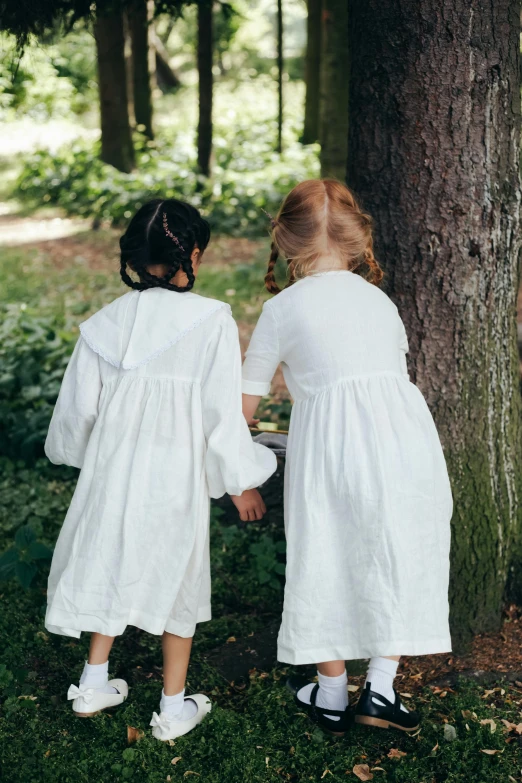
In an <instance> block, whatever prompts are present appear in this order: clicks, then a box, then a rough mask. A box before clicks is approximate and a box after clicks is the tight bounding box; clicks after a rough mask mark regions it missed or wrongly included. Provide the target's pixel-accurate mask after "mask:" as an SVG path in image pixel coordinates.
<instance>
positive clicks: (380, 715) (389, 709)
mask: <svg viewBox="0 0 522 783" xmlns="http://www.w3.org/2000/svg"><path fill="white" fill-rule="evenodd" d="M393 692H394V693H395V703H394V704H392V702H391V701H388V699H386V698H384V696H381V694H380V693H376V692H375V691H372V690H371V683H369V682H368V683H366V686H365V688H364V690H363V692H362V693H361V697H360V699H359V702H358V704H357V707H356V709H355V722H356V723H362V724H364V725H365V726H378V727H379V728H381V729H389V728H393V729H400V730H401V731H415V729H417V728H418V727H419V723H420V718H419V713H418V712H404V710H401V697H400V696H399V694H398V693H397V691H396V690H395V688H394V689H393ZM374 699H378V700H379V701H380V702H381V704H376V703H375V701H374Z"/></svg>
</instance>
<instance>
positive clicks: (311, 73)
mask: <svg viewBox="0 0 522 783" xmlns="http://www.w3.org/2000/svg"><path fill="white" fill-rule="evenodd" d="M307 7H308V17H307V21H306V55H305V85H306V96H305V116H304V127H303V135H302V138H301V141H302V142H303V144H313V142H314V141H318V140H319V83H320V73H321V10H322V0H308V3H307Z"/></svg>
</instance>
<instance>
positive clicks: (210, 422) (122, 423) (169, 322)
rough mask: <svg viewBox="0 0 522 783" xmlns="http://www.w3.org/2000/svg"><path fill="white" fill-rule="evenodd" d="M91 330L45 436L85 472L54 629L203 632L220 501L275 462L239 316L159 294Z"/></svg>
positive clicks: (52, 608) (52, 595) (61, 552)
mask: <svg viewBox="0 0 522 783" xmlns="http://www.w3.org/2000/svg"><path fill="white" fill-rule="evenodd" d="M80 331H81V337H80V339H79V340H78V343H77V345H76V348H75V350H74V353H73V355H72V357H71V361H70V363H69V366H68V367H67V371H66V373H65V376H64V379H63V383H62V387H61V390H60V395H59V398H58V401H57V403H56V407H55V410H54V414H53V418H52V421H51V425H50V427H49V433H48V436H47V441H46V444H45V451H46V454H47V456H48V457H49V459H50V460H51V462H54V463H55V464H65V465H72V466H74V467H78V468H81V472H80V477H79V479H78V484H77V486H76V491H75V493H74V497H73V499H72V502H71V506H70V508H69V511H68V513H67V517H66V519H65V522H64V524H63V527H62V530H61V532H60V535H59V538H58V542H57V544H56V548H55V551H54V557H53V561H52V566H51V572H50V576H49V585H48V594H47V596H48V608H47V614H46V619H45V625H46V628H47V629H48V630H49V631H52V632H54V633H59V634H65V635H68V636H75V637H78V636H80V633H81V631H98V632H99V633H102V634H106V635H108V636H116V635H118V634H121V633H123V631H124V629H125V627H126V626H127V625H135V626H137V627H138V628H142V629H143V630H145V631H149V632H150V633H153V634H161V633H163V631H165V630H166V631H169V632H171V633H175V634H178V635H179V636H185V637H188V636H192V635H193V633H194V628H195V625H196V622H202V621H203V620H209V619H210V563H209V541H208V529H209V501H210V497H214V498H218V497H221V495H223V494H225V493H226V492H228V493H230V494H234V495H239V494H241V493H242V492H243V491H244V490H245V489H250V488H252V487H257V486H259V485H260V484H261V483H263V482H264V481H266V479H267V478H268V477H269V476H270V475H271V474H272V473H273V472H274V470H275V469H276V459H275V456H274V455H273V454H272V452H271V451H269V450H268V449H266V448H264V447H263V446H260V445H259V444H254V443H253V442H252V439H251V437H250V433H249V431H248V427H247V425H246V422H245V420H244V418H243V415H242V412H241V355H240V348H239V339H238V333H237V327H236V324H235V322H234V320H233V318H232V316H231V315H230V308H229V307H228V305H225V304H224V303H222V302H218V301H216V300H213V299H207V298H205V297H202V296H198V295H196V294H193V293H190V292H189V293H176V292H173V291H166V290H163V289H151V290H148V291H144V292H142V293H138V292H132V293H128V294H126V295H125V296H122V297H120V298H119V299H117V300H116V301H114V302H112V303H111V304H110V305H108V306H107V307H104V308H103V309H102V310H100V311H99V312H98V313H96V314H95V315H93V316H92V318H90V319H89V320H88V321H86V322H85V323H83V324H82V325H81V327H80Z"/></svg>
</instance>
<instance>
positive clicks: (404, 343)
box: [399, 317, 410, 380]
mask: <svg viewBox="0 0 522 783" xmlns="http://www.w3.org/2000/svg"><path fill="white" fill-rule="evenodd" d="M399 318H400V317H399ZM400 321H401V337H400V346H399V347H400V352H401V357H400V361H401V369H402V374H403V375H404V376H405V377H406V378H408V380H409V377H410V376H409V374H408V363H407V361H406V354H407V353H408V351H409V346H408V337H407V335H406V329H405V328H404V324H403V322H402V319H400Z"/></svg>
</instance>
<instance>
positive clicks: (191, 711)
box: [160, 689, 198, 720]
mask: <svg viewBox="0 0 522 783" xmlns="http://www.w3.org/2000/svg"><path fill="white" fill-rule="evenodd" d="M197 711H198V705H197V704H196V702H195V701H193V700H192V699H191V698H190V697H189V698H188V699H187V700H186V701H185V689H183V690H182V691H181V692H180V693H175V694H174V696H165V691H164V690H162V691H161V701H160V712H164V713H166V714H167V717H168V719H169V720H189V719H190V718H193V717H194V715H195V714H196V712H197Z"/></svg>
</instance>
